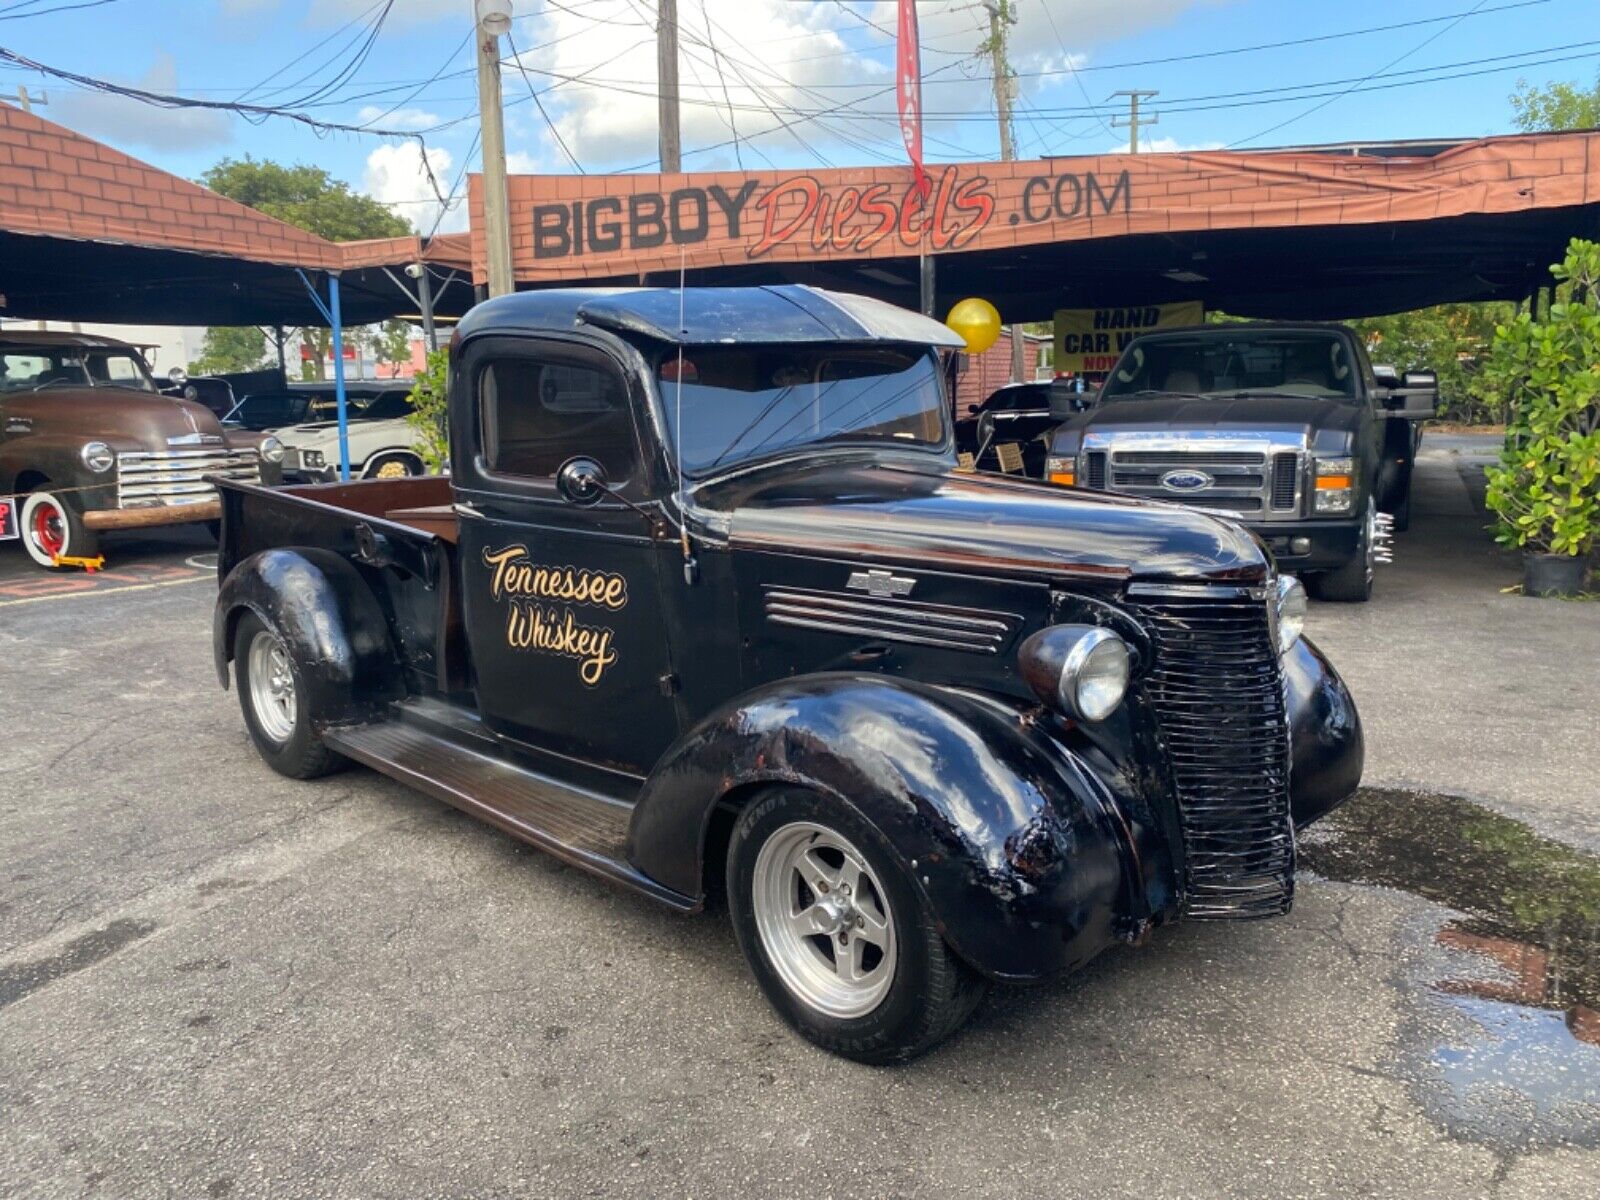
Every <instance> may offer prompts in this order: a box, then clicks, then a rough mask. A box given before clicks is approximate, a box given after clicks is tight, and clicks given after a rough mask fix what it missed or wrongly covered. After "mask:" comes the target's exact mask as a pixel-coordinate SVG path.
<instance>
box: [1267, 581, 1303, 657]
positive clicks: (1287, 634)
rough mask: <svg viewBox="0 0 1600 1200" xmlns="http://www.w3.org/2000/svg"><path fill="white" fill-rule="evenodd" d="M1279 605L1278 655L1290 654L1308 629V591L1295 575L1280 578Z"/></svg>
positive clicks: (1277, 602)
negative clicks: (1291, 649)
mask: <svg viewBox="0 0 1600 1200" xmlns="http://www.w3.org/2000/svg"><path fill="white" fill-rule="evenodd" d="M1274 601H1275V603H1276V605H1277V617H1278V619H1277V622H1276V625H1277V631H1278V655H1279V656H1280V657H1282V656H1283V655H1285V654H1287V653H1289V650H1290V648H1291V647H1292V646H1293V645H1294V644H1295V643H1296V642H1298V641H1299V640H1300V635H1301V634H1302V633H1304V632H1305V628H1306V589H1305V587H1304V586H1303V585H1302V584H1301V582H1300V581H1299V580H1298V579H1296V578H1295V577H1294V576H1293V575H1279V576H1278V594H1277V596H1276V597H1274Z"/></svg>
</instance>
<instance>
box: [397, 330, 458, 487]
mask: <svg viewBox="0 0 1600 1200" xmlns="http://www.w3.org/2000/svg"><path fill="white" fill-rule="evenodd" d="M449 377H450V351H448V350H434V351H431V352H430V353H429V355H428V366H427V368H426V369H425V370H424V371H422V372H421V373H420V374H418V375H417V378H416V381H415V382H414V383H413V384H412V386H411V411H410V412H409V413H407V414H406V420H407V421H409V422H410V423H411V428H413V429H415V430H416V431H417V438H416V446H417V449H418V451H419V452H420V453H421V454H422V461H423V462H424V463H426V464H427V466H428V470H430V471H438V470H440V469H441V468H442V467H443V466H444V462H445V459H447V458H449V457H450V433H449V426H448V425H447V423H446V419H445V398H446V396H447V394H448V391H449Z"/></svg>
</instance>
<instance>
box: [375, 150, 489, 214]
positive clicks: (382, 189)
mask: <svg viewBox="0 0 1600 1200" xmlns="http://www.w3.org/2000/svg"><path fill="white" fill-rule="evenodd" d="M451 162H452V158H451V154H450V151H448V150H446V149H444V148H443V147H435V146H430V147H429V148H428V165H429V166H430V167H432V168H433V174H434V177H435V179H437V180H438V183H439V190H440V191H447V190H448V189H449V187H450V184H451V182H452V176H451V173H450V164H451ZM361 188H362V190H363V191H364V192H366V193H367V194H368V195H369V196H371V197H372V198H373V199H375V200H380V201H382V202H383V203H384V204H387V205H388V206H389V207H390V208H391V209H392V210H393V211H394V212H395V214H396V215H398V216H400V217H403V218H404V219H405V220H407V221H410V222H411V224H412V225H414V226H415V227H416V228H417V230H418V231H419V232H421V233H424V234H426V233H428V232H430V231H433V230H434V222H435V221H438V222H439V226H438V230H437V232H439V233H459V232H460V231H461V230H463V229H466V228H467V203H466V193H467V189H466V187H465V186H463V187H462V188H461V191H460V193H459V194H458V196H457V197H456V202H455V204H454V205H453V206H452V207H451V209H450V211H448V212H447V213H445V214H444V218H443V220H440V218H439V208H440V204H439V197H438V195H437V194H436V193H435V191H434V186H433V184H432V183H431V182H429V180H428V173H427V172H426V171H424V170H423V169H422V151H421V148H420V147H419V146H418V145H417V144H416V143H415V142H385V143H384V144H383V145H381V146H378V147H376V148H375V149H374V150H373V151H372V153H370V154H368V155H367V166H366V171H365V172H364V173H363V175H362V177H361Z"/></svg>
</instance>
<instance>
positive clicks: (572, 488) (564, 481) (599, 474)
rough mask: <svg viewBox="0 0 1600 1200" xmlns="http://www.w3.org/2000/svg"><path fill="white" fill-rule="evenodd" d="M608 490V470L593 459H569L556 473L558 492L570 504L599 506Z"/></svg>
mask: <svg viewBox="0 0 1600 1200" xmlns="http://www.w3.org/2000/svg"><path fill="white" fill-rule="evenodd" d="M608 490H609V488H608V487H607V485H606V469H605V468H604V467H602V466H601V465H600V464H599V463H597V462H595V460H594V459H592V458H583V457H581V456H580V457H578V458H569V459H567V461H566V462H564V463H562V464H561V468H560V469H559V470H558V471H557V472H556V491H558V492H560V493H561V498H562V499H563V500H565V501H566V502H567V503H568V504H577V505H582V506H584V507H587V506H588V505H591V504H597V503H599V501H600V498H601V497H602V496H604V495H605V494H606V493H607V491H608Z"/></svg>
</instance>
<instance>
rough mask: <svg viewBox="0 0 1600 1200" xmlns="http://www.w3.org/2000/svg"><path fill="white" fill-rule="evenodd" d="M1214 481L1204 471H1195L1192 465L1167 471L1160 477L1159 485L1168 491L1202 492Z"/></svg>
mask: <svg viewBox="0 0 1600 1200" xmlns="http://www.w3.org/2000/svg"><path fill="white" fill-rule="evenodd" d="M1215 482H1216V480H1214V479H1212V478H1211V476H1209V475H1207V474H1206V473H1205V472H1204V471H1196V470H1194V469H1193V468H1192V467H1184V468H1183V469H1181V470H1178V471H1168V472H1167V473H1166V474H1165V475H1163V476H1162V477H1161V486H1162V487H1164V488H1166V489H1167V491H1169V492H1203V491H1205V490H1206V489H1207V488H1208V487H1210V486H1211V485H1212V484H1213V483H1215Z"/></svg>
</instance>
